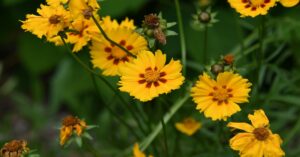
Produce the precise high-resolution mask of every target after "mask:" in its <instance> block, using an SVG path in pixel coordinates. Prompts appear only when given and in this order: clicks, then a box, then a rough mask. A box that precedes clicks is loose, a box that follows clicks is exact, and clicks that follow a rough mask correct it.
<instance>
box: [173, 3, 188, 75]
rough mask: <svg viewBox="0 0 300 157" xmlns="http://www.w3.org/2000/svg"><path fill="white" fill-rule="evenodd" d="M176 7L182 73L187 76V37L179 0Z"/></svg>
mask: <svg viewBox="0 0 300 157" xmlns="http://www.w3.org/2000/svg"><path fill="white" fill-rule="evenodd" d="M175 7H176V14H177V21H178V27H179V37H180V46H181V61H182V65H183V67H182V73H183V75H184V76H185V74H186V43H185V35H184V31H183V22H182V15H181V10H180V4H179V1H178V0H175Z"/></svg>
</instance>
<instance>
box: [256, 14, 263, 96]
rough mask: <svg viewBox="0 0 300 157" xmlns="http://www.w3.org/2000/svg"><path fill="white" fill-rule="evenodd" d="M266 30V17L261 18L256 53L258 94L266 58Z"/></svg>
mask: <svg viewBox="0 0 300 157" xmlns="http://www.w3.org/2000/svg"><path fill="white" fill-rule="evenodd" d="M264 29H265V18H264V16H262V17H261V24H260V27H259V37H260V38H259V51H256V63H257V74H256V75H257V83H258V87H257V94H259V93H258V91H259V85H260V84H259V83H260V82H259V81H260V79H259V78H260V76H259V73H260V69H261V67H262V64H263V62H264V61H263V60H264V59H263V58H264V37H265V36H264V31H265V30H264Z"/></svg>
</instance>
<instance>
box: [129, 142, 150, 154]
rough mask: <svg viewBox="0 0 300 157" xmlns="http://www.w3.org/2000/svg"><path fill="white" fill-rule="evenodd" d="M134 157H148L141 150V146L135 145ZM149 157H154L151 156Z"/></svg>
mask: <svg viewBox="0 0 300 157" xmlns="http://www.w3.org/2000/svg"><path fill="white" fill-rule="evenodd" d="M133 157H146V155H145V154H144V153H143V152H142V151H141V150H140V148H139V144H137V143H136V144H134V146H133ZM148 157H153V156H152V155H149V156H148Z"/></svg>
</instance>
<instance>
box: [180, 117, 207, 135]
mask: <svg viewBox="0 0 300 157" xmlns="http://www.w3.org/2000/svg"><path fill="white" fill-rule="evenodd" d="M175 127H176V129H177V130H178V131H180V132H182V133H184V134H186V135H188V136H192V135H193V134H194V133H195V132H196V131H197V130H199V129H200V128H201V123H200V122H197V121H196V120H195V119H194V118H192V117H188V118H185V119H184V120H183V121H182V122H178V123H176V124H175Z"/></svg>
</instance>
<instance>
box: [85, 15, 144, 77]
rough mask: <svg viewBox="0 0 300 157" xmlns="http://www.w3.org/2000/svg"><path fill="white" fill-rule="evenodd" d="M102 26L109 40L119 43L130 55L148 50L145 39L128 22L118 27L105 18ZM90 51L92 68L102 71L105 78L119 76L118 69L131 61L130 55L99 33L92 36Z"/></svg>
mask: <svg viewBox="0 0 300 157" xmlns="http://www.w3.org/2000/svg"><path fill="white" fill-rule="evenodd" d="M109 23H112V26H113V28H109ZM102 25H103V26H104V28H105V33H106V34H107V35H108V36H109V38H110V39H112V40H113V41H115V42H117V43H119V44H120V45H121V46H122V47H124V48H125V49H127V50H128V51H129V52H130V53H131V54H132V55H137V54H138V53H139V52H141V51H143V50H147V49H148V47H147V45H148V43H147V41H146V39H145V38H144V37H143V36H141V35H140V34H138V33H137V32H135V31H134V29H133V28H134V26H133V25H132V24H131V22H129V21H128V20H125V22H122V23H121V24H120V25H119V24H118V23H117V22H115V21H110V20H109V19H107V18H106V19H105V20H104V21H103V23H102ZM90 49H91V51H90V54H91V58H92V63H93V65H94V67H95V68H100V69H102V70H103V75H107V76H116V75H119V71H118V68H119V67H120V66H123V65H124V63H126V62H129V61H131V60H132V59H133V57H132V56H130V54H127V53H126V52H125V51H124V50H122V49H120V48H119V47H117V46H116V45H114V44H112V43H110V42H109V41H107V40H106V39H105V38H104V36H103V35H102V34H101V33H98V35H94V36H93V40H92V46H91V47H90Z"/></svg>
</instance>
